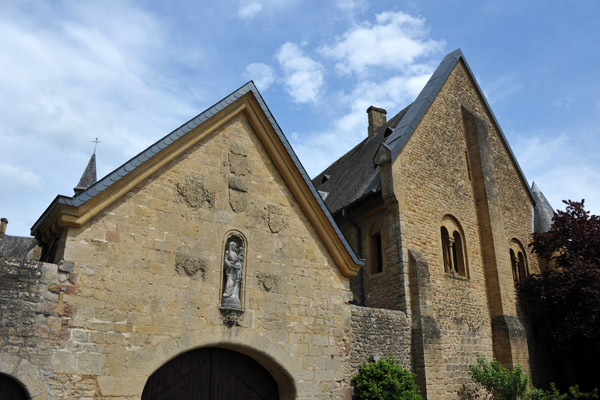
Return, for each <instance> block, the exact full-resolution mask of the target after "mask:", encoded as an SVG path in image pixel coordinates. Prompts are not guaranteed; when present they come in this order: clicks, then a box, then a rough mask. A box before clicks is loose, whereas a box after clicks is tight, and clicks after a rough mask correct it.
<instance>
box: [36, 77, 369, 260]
mask: <svg viewBox="0 0 600 400" xmlns="http://www.w3.org/2000/svg"><path fill="white" fill-rule="evenodd" d="M247 93H252V95H253V96H254V98H255V99H256V101H257V102H258V104H259V105H260V107H261V109H262V111H263V112H264V114H265V116H266V117H267V119H268V121H269V123H270V124H271V126H272V127H273V130H274V131H275V133H276V134H277V137H278V138H279V140H280V141H281V143H282V144H283V146H284V148H285V149H286V151H287V153H288V155H289V156H290V158H291V159H292V161H293V162H294V165H295V166H296V168H297V169H298V171H299V172H300V175H301V176H302V178H303V180H304V181H305V183H306V184H307V186H308V188H309V190H310V192H311V194H312V195H313V197H314V198H315V200H316V201H317V203H318V204H319V207H320V208H321V209H322V211H323V212H324V213H325V216H326V218H327V220H328V221H329V223H330V224H331V225H332V227H333V229H334V231H335V232H336V234H337V236H338V237H339V239H340V240H341V242H342V244H343V245H344V247H345V249H346V251H348V253H349V254H350V256H351V257H352V260H353V262H354V263H356V264H357V265H364V263H365V262H364V260H361V259H359V258H358V257H357V256H356V254H355V253H354V251H353V250H352V247H351V246H350V245H349V244H348V241H347V240H346V238H345V237H344V235H343V234H342V232H341V230H340V229H339V227H338V226H337V224H336V223H335V221H334V220H333V217H332V216H331V213H330V212H329V210H328V209H327V206H325V203H324V202H323V200H322V199H321V196H320V195H319V193H318V192H317V189H316V188H315V186H314V185H313V184H312V181H311V180H310V177H309V176H308V174H307V173H306V171H305V169H304V167H303V166H302V164H301V163H300V160H299V159H298V157H297V156H296V153H295V152H294V150H293V149H292V146H291V145H290V143H289V142H288V140H287V138H286V137H285V135H284V134H283V131H282V130H281V128H280V127H279V124H278V123H277V121H275V118H274V117H273V115H272V114H271V111H270V110H269V108H268V107H267V105H266V103H265V101H264V100H263V98H262V96H261V95H260V93H259V91H258V89H257V88H256V86H255V85H254V82H252V81H250V82H248V83H246V84H245V85H244V86H242V87H240V88H239V89H238V90H236V91H234V92H233V93H231V94H230V95H228V96H227V97H225V98H223V99H222V100H221V101H219V102H217V103H216V104H214V105H213V106H212V107H210V108H208V109H207V110H205V111H204V112H202V113H200V114H199V115H197V116H196V117H194V118H192V119H191V120H190V121H188V122H187V123H185V124H183V125H181V126H180V127H179V128H177V129H175V130H174V131H172V132H171V133H169V134H168V135H166V136H165V137H163V138H162V139H160V140H158V141H157V142H156V143H154V144H153V145H151V146H150V147H148V148H147V149H146V150H144V151H142V152H141V153H139V154H138V155H136V156H135V157H133V158H132V159H130V160H129V161H127V162H126V163H125V164H123V165H121V166H120V167H118V168H117V169H115V170H114V171H112V172H111V173H109V174H108V175H106V176H105V177H104V178H102V179H100V180H99V181H98V182H96V183H95V184H93V185H92V186H90V187H89V188H87V189H86V190H85V191H83V192H81V193H79V194H76V195H75V196H74V197H69V196H63V195H58V196H56V198H55V199H54V200H53V202H52V203H51V204H50V206H48V208H47V209H46V211H44V213H43V214H42V216H40V218H39V219H38V220H37V221H36V223H35V224H34V225H33V227H32V228H31V234H32V235H34V236H35V233H36V230H37V228H38V227H39V226H40V224H41V223H42V222H43V221H44V219H45V218H46V217H48V216H49V215H50V213H51V212H52V210H53V209H54V208H55V207H56V206H57V205H58V204H64V205H68V206H74V207H79V206H81V205H83V204H85V203H86V202H88V201H89V200H91V199H92V198H94V197H95V196H97V195H98V194H99V193H101V192H103V191H104V190H106V189H108V188H109V187H110V186H111V185H112V184H114V183H115V182H118V181H119V180H120V179H122V178H123V177H125V176H126V175H127V174H129V173H130V172H132V171H133V170H135V169H136V168H137V167H139V166H140V165H142V164H143V163H145V162H147V161H149V160H150V159H151V158H152V157H153V156H154V155H156V154H158V153H159V152H160V151H161V150H163V149H165V148H166V147H167V146H169V145H170V144H171V143H173V142H175V141H176V140H177V139H179V138H181V137H183V136H184V135H185V134H187V133H188V132H190V131H191V130H192V129H194V128H196V127H197V126H199V125H200V124H202V123H204V122H205V121H207V120H208V119H210V118H211V117H213V116H214V115H216V114H217V113H218V112H220V111H222V110H223V109H225V108H226V107H227V106H229V105H230V104H232V103H233V102H235V101H236V100H238V99H240V98H241V97H242V96H244V95H246V94H247Z"/></svg>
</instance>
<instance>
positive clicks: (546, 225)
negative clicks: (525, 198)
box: [531, 182, 554, 233]
mask: <svg viewBox="0 0 600 400" xmlns="http://www.w3.org/2000/svg"><path fill="white" fill-rule="evenodd" d="M531 194H532V195H533V199H534V200H535V208H534V212H533V231H534V232H536V233H543V232H548V231H549V230H550V227H551V226H552V218H554V209H553V208H552V206H551V205H550V202H549V201H548V199H546V196H544V193H542V191H541V190H540V188H539V187H538V186H537V185H536V184H535V182H533V183H532V184H531Z"/></svg>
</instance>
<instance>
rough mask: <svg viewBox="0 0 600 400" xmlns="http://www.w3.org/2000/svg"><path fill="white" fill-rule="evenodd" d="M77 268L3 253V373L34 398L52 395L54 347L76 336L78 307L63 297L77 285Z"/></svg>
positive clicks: (0, 337) (0, 259) (0, 276)
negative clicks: (73, 331) (73, 324)
mask: <svg viewBox="0 0 600 400" xmlns="http://www.w3.org/2000/svg"><path fill="white" fill-rule="evenodd" d="M72 268H73V264H72V263H62V264H60V265H55V264H47V263H42V262H37V261H22V260H16V259H11V258H5V257H0V282H2V284H1V285H0V373H4V374H7V375H9V376H11V377H12V378H14V379H16V380H17V381H19V382H20V383H21V384H22V385H23V386H24V387H25V389H26V390H27V391H28V393H29V395H30V396H31V398H32V399H36V400H37V399H45V398H46V394H47V391H48V389H47V387H48V385H49V384H50V382H48V378H47V377H48V376H50V375H52V374H53V371H52V368H53V363H54V361H55V360H54V357H53V355H54V354H53V353H54V350H55V349H60V348H62V347H63V346H64V343H66V342H67V341H68V340H69V339H70V337H71V321H72V316H73V312H74V307H73V306H72V305H70V304H68V303H67V302H65V301H64V298H63V297H64V294H65V293H74V292H75V291H76V289H77V284H78V282H79V275H78V274H75V273H73V271H72ZM81 390H83V389H81ZM79 394H81V395H85V393H83V392H81V393H79Z"/></svg>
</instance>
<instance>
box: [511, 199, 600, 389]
mask: <svg viewBox="0 0 600 400" xmlns="http://www.w3.org/2000/svg"><path fill="white" fill-rule="evenodd" d="M564 203H565V204H566V205H567V206H566V209H565V210H564V211H560V210H557V212H556V214H555V216H554V219H553V223H552V227H551V229H550V231H548V232H545V233H535V234H534V235H533V242H532V243H531V244H530V247H531V248H532V252H533V253H535V254H537V255H539V256H541V257H542V258H544V259H546V260H549V261H551V263H553V264H554V266H555V268H553V269H549V270H547V271H544V272H543V273H542V274H534V275H531V276H530V277H529V278H528V279H527V280H525V281H524V282H523V283H521V284H520V285H519V287H518V289H519V295H520V298H521V304H522V305H523V306H524V309H525V311H526V312H527V316H528V319H529V320H530V321H531V324H532V327H533V331H534V335H535V339H536V342H538V343H539V344H540V345H541V346H543V351H542V353H543V354H545V355H546V356H549V357H550V361H551V362H552V363H553V364H554V365H553V368H552V370H553V371H555V373H556V375H555V376H553V377H551V378H552V380H555V381H557V382H559V383H561V386H562V387H563V388H566V387H567V386H570V385H574V384H576V383H579V384H581V385H582V386H583V387H586V388H587V389H591V388H592V387H594V386H596V385H597V374H594V373H593V371H592V372H590V371H591V370H590V369H589V368H587V365H586V364H589V363H590V362H592V363H595V362H596V361H597V359H598V356H600V217H598V216H597V215H590V212H589V211H586V210H585V207H584V201H583V200H582V201H581V202H575V201H570V200H569V201H565V202H564ZM594 375H596V376H594Z"/></svg>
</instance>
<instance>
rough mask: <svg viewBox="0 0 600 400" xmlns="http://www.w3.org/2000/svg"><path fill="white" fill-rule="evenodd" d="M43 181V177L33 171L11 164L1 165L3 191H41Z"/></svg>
mask: <svg viewBox="0 0 600 400" xmlns="http://www.w3.org/2000/svg"><path fill="white" fill-rule="evenodd" d="M41 180H42V178H41V176H40V175H38V174H36V173H34V172H32V171H28V170H26V169H22V168H21V167H15V166H14V165H10V164H0V182H2V191H7V190H10V189H16V188H25V189H39V187H40V182H41Z"/></svg>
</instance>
